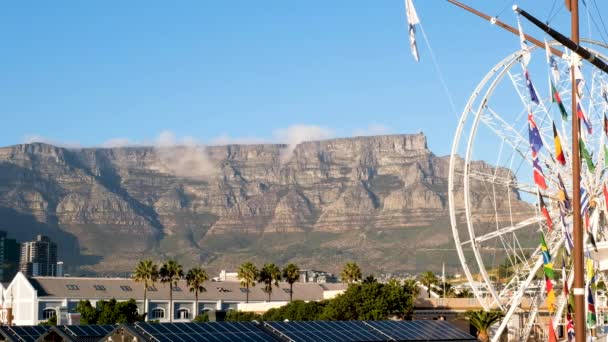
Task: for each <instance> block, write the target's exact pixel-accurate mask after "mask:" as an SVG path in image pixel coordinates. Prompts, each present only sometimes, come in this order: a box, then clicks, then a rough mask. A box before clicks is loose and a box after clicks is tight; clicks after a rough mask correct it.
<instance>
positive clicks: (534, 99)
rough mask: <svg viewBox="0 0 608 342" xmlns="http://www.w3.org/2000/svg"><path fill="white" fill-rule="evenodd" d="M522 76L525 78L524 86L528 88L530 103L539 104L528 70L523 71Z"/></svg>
mask: <svg viewBox="0 0 608 342" xmlns="http://www.w3.org/2000/svg"><path fill="white" fill-rule="evenodd" d="M524 76H525V78H526V86H527V87H528V91H529V92H530V101H532V102H534V103H536V104H539V103H540V101H539V100H538V96H537V95H536V90H534V85H533V84H532V80H531V79H530V73H529V72H528V69H525V70H524Z"/></svg>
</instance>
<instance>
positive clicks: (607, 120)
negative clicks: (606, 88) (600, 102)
mask: <svg viewBox="0 0 608 342" xmlns="http://www.w3.org/2000/svg"><path fill="white" fill-rule="evenodd" d="M606 102H608V99H607V100H606ZM604 134H606V135H608V118H606V113H604Z"/></svg>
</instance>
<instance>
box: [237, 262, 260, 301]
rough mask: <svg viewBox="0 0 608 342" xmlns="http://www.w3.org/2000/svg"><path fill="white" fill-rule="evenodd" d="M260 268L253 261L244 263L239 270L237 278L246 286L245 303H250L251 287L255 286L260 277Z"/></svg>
mask: <svg viewBox="0 0 608 342" xmlns="http://www.w3.org/2000/svg"><path fill="white" fill-rule="evenodd" d="M258 274H259V272H258V269H257V267H255V265H254V264H252V263H251V262H249V261H248V262H246V263H244V264H242V265H241V266H240V267H239V269H238V270H237V275H236V276H237V278H238V279H239V280H240V281H241V286H245V288H246V292H245V296H246V297H245V298H246V299H245V303H249V287H255V282H256V280H257V279H258Z"/></svg>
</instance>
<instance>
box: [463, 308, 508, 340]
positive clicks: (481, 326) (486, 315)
mask: <svg viewBox="0 0 608 342" xmlns="http://www.w3.org/2000/svg"><path fill="white" fill-rule="evenodd" d="M504 316H505V315H504V314H503V313H502V312H500V311H496V310H492V311H485V310H478V311H467V312H466V313H465V317H467V318H468V319H469V323H471V325H472V326H474V327H475V329H477V339H479V340H480V341H482V342H488V341H490V336H489V335H488V330H489V329H490V327H491V326H492V325H494V324H495V323H498V322H500V321H501V320H502V318H503V317H504Z"/></svg>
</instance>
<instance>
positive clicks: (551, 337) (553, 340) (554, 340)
mask: <svg viewBox="0 0 608 342" xmlns="http://www.w3.org/2000/svg"><path fill="white" fill-rule="evenodd" d="M557 341H558V340H557V334H555V328H553V320H552V319H550V320H549V342H557Z"/></svg>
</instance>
